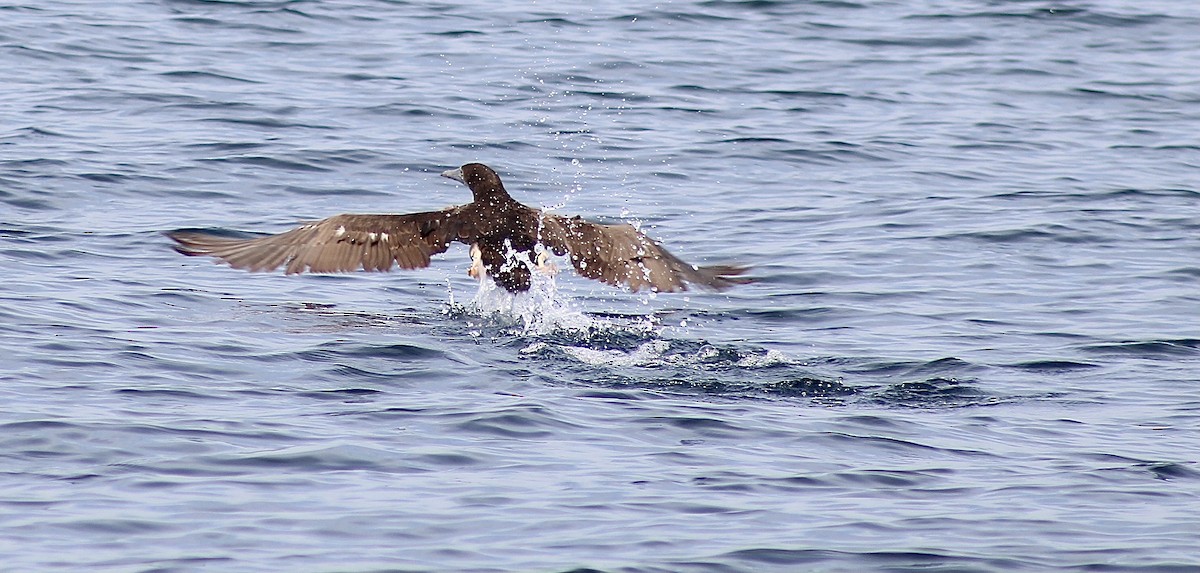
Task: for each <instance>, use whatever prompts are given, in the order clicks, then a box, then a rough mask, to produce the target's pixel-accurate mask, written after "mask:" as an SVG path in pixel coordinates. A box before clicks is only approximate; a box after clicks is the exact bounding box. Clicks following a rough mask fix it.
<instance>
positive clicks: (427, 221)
mask: <svg viewBox="0 0 1200 573" xmlns="http://www.w3.org/2000/svg"><path fill="white" fill-rule="evenodd" d="M442 176H443V177H448V178H450V179H453V180H455V181H458V182H461V183H464V184H466V186H467V187H468V188H469V189H470V190H471V195H472V201H471V202H470V203H466V204H464V205H459V206H454V207H448V208H445V209H442V210H440V211H428V212H421V213H409V214H378V215H372V214H341V215H334V216H332V217H328V218H326V219H322V220H320V221H314V222H309V223H304V224H301V225H300V226H298V227H296V228H294V229H292V230H290V231H286V232H283V233H279V234H276V235H267V236H262V237H257V238H249V239H246V238H231V237H227V236H220V235H216V234H213V233H210V232H205V231H197V230H188V229H183V230H176V231H168V232H166V233H165V234H166V236H167V237H169V238H170V239H172V240H173V241H175V245H174V248H175V250H176V251H178V252H179V253H182V254H184V255H188V256H198V255H207V256H211V257H215V258H217V259H219V261H222V262H224V263H226V264H228V265H229V266H231V267H233V268H236V269H245V270H248V271H252V272H263V271H273V270H275V269H278V268H279V267H281V266H282V267H283V268H284V272H285V273H286V274H289V275H290V274H296V273H303V272H311V273H343V272H353V271H357V270H365V271H389V270H391V269H392V268H393V267H399V268H402V269H416V268H423V267H427V266H429V265H430V263H431V258H432V257H433V256H434V255H437V254H440V253H443V252H445V251H446V250H447V249H448V248H449V246H450V244H451V243H453V242H459V243H465V244H467V245H470V254H471V259H472V264H471V267H470V269H469V270H468V274H470V275H471V276H472V277H474V278H477V279H480V280H483V278H484V277H485V276H487V277H491V278H492V280H493V281H495V283H496V284H497V285H498V286H500V287H502V288H504V289H505V290H507V291H509V292H512V293H520V292H523V291H527V290H529V288H530V285H531V281H532V276H533V273H534V272H545V273H549V274H553V273H554V272H556V271H557V269H556V267H555V266H554V265H553V261H552V260H551V259H550V258H549V256H548V253H553V254H555V255H557V256H560V257H561V256H566V257H567V258H568V259H569V260H570V262H571V265H572V266H573V267H574V268H575V270H576V272H577V273H578V274H580V275H581V276H584V277H586V278H589V279H594V280H598V281H601V282H604V283H606V284H609V285H613V286H618V287H619V286H624V287H627V288H628V289H629V290H631V291H633V292H638V291H641V290H643V289H645V290H649V291H652V292H680V291H686V290H688V289H689V287H691V286H695V287H699V288H702V289H706V290H711V291H723V290H726V289H728V288H731V287H733V286H735V285H739V284H746V283H749V282H751V279H749V278H747V277H744V276H742V275H744V274H745V273H746V272H747V271H748V270H749V269H748V268H747V267H743V266H734V265H713V266H696V265H691V264H688V263H686V262H684V261H683V260H681V259H679V258H678V257H676V256H675V255H672V254H671V253H670V252H668V251H667V250H666V249H664V248H663V247H662V246H661V245H659V244H658V243H657V242H655V241H654V240H653V239H651V238H649V237H647V236H646V235H645V234H644V233H642V232H641V231H639V230H638V229H637V228H635V227H634V226H632V225H629V224H627V223H622V224H611V225H610V224H602V223H596V222H592V221H587V220H584V219H583V218H581V217H579V216H574V217H567V216H562V215H556V214H553V213H547V212H546V211H543V210H540V209H535V208H533V207H528V206H526V205H523V204H521V203H519V202H517V201H516V200H515V199H513V198H512V197H511V196H510V195H509V194H508V191H507V190H505V188H504V184H503V183H502V182H501V181H500V176H499V175H497V174H496V172H495V171H494V170H493V169H492V168H491V167H488V166H487V165H484V164H482V163H467V164H465V165H463V166H461V167H459V168H457V169H450V170H447V171H445V172H444V173H442Z"/></svg>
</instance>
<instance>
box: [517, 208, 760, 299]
mask: <svg viewBox="0 0 1200 573" xmlns="http://www.w3.org/2000/svg"><path fill="white" fill-rule="evenodd" d="M539 240H540V241H541V242H542V244H544V245H546V246H547V247H549V248H550V249H551V250H552V251H554V253H555V254H557V255H567V256H569V257H570V259H571V265H572V266H574V267H575V270H576V271H578V272H579V274H580V275H582V276H584V277H587V278H589V279H595V280H598V281H601V282H604V283H607V284H610V285H614V286H620V285H625V286H628V287H629V289H630V290H632V291H634V292H637V291H640V290H642V289H649V290H652V291H657V292H678V291H685V290H688V285H689V284H692V285H696V286H699V287H701V288H705V289H709V290H717V291H720V290H725V289H727V288H730V287H732V286H734V285H738V284H744V283H747V282H749V279H746V278H743V277H740V276H738V275H741V274H743V273H745V272H746V270H747V269H746V268H745V267H737V266H729V265H717V266H709V267H698V266H695V265H691V264H688V263H686V262H684V261H682V260H680V259H679V258H678V257H676V256H675V255H672V254H671V253H669V252H667V250H666V249H664V248H662V246H660V245H659V244H658V243H656V242H654V240H653V239H651V238H650V237H647V236H646V235H645V234H644V233H642V232H641V231H638V230H637V229H635V228H634V227H633V226H632V225H628V224H620V225H604V224H601V223H593V222H591V221H585V220H583V219H582V218H580V217H571V218H567V217H562V216H558V215H550V214H545V213H543V214H542V224H541V235H540V237H539Z"/></svg>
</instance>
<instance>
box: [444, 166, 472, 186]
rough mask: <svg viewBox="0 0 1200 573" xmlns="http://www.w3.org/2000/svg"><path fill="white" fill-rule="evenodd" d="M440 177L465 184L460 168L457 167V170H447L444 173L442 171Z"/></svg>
mask: <svg viewBox="0 0 1200 573" xmlns="http://www.w3.org/2000/svg"><path fill="white" fill-rule="evenodd" d="M442 177H449V178H450V179H453V180H455V181H458V182H459V183H466V182H467V181H466V179H463V174H462V167H459V168H458V169H448V170H446V171H443V172H442Z"/></svg>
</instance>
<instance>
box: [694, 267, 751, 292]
mask: <svg viewBox="0 0 1200 573" xmlns="http://www.w3.org/2000/svg"><path fill="white" fill-rule="evenodd" d="M697 270H698V271H700V272H702V273H703V274H704V275H705V278H707V279H708V280H706V281H704V282H701V283H699V284H700V286H703V287H706V288H709V289H712V290H714V291H717V292H721V291H726V290H729V289H731V288H733V287H735V286H738V285H746V284H751V283H753V282H755V279H754V277H746V276H742V275H744V274H746V273H748V272H750V267H743V266H737V265H713V266H708V267H700V268H698V269H697Z"/></svg>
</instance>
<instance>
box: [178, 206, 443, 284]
mask: <svg viewBox="0 0 1200 573" xmlns="http://www.w3.org/2000/svg"><path fill="white" fill-rule="evenodd" d="M460 210H461V208H460V207H453V208H450V209H445V210H442V211H431V212H427V213H412V214H409V215H335V216H333V217H329V218H328V219H322V220H320V221H316V222H313V223H307V224H304V225H301V226H299V227H296V228H295V229H292V230H291V231H287V232H285V233H280V234H278V235H270V236H267V237H261V238H256V239H231V238H228V237H220V236H216V235H213V234H210V233H204V232H199V231H171V232H168V233H166V235H167V236H168V237H170V238H171V239H173V240H175V242H176V243H178V244H177V245H175V250H177V251H179V252H180V253H183V254H185V255H208V256H212V257H216V258H218V259H220V260H222V261H224V262H226V263H228V264H229V266H231V267H233V268H235V269H246V270H249V271H254V272H258V271H272V270H275V269H277V268H279V267H280V266H281V265H282V266H284V267H285V270H286V272H287V274H294V273H302V272H305V271H307V272H313V273H341V272H350V271H356V270H358V269H364V270H368V271H387V270H391V268H392V267H393V266H395V265H399V266H400V268H403V269H416V268H421V267H427V266H429V258H430V257H431V256H433V255H436V254H438V253H441V252H444V251H445V250H446V248H447V247H448V246H449V244H450V242H451V241H454V240H459V239H460V236H459V235H460V233H461V232H462V231H463V223H462V221H461V217H459V216H458V214H459V212H460Z"/></svg>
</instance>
